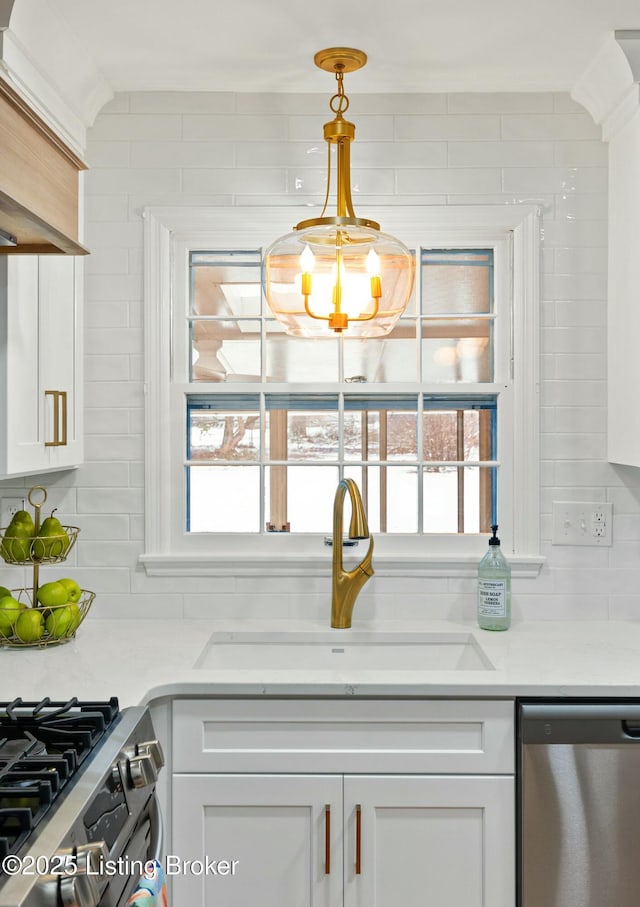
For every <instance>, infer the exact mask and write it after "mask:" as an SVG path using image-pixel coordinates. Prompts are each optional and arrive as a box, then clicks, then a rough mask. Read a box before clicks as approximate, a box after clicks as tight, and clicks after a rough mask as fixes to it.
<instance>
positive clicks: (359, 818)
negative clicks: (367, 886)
mask: <svg viewBox="0 0 640 907" xmlns="http://www.w3.org/2000/svg"><path fill="white" fill-rule="evenodd" d="M361 849H362V810H361V808H360V804H359V803H358V805H357V806H356V875H357V876H359V875H360V874H361V873H362V859H361Z"/></svg>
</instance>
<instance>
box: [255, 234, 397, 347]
mask: <svg viewBox="0 0 640 907" xmlns="http://www.w3.org/2000/svg"><path fill="white" fill-rule="evenodd" d="M326 220H329V218H326ZM264 269H265V281H264V282H265V290H266V297H267V303H268V305H269V307H270V309H271V311H272V312H273V314H274V315H275V317H276V318H277V319H278V321H280V322H281V324H282V325H283V326H284V328H285V330H286V332H287V334H290V335H292V336H294V337H335V336H336V334H338V333H342V332H343V331H344V332H345V336H348V337H382V336H384V335H385V334H388V333H389V332H390V331H391V330H392V328H393V326H394V324H395V323H396V321H397V320H398V318H399V317H400V315H401V314H402V312H403V311H404V309H405V307H406V304H407V300H408V299H409V297H410V295H411V291H412V289H413V274H414V259H413V256H412V254H411V253H410V252H409V250H408V249H407V248H406V247H405V246H404V245H403V244H402V243H401V242H400V241H399V240H397V239H395V238H394V237H393V236H388V235H387V234H385V233H380V232H379V231H378V230H375V229H373V228H371V227H365V226H359V225H355V226H350V225H346V224H344V225H334V224H325V225H318V226H311V227H307V228H305V229H298V230H295V231H293V232H292V233H288V234H287V235H286V236H282V237H281V238H280V239H277V240H276V241H275V242H274V243H273V244H272V245H271V246H270V247H269V248H268V249H267V251H266V252H265V255H264Z"/></svg>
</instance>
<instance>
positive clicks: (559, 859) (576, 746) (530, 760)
mask: <svg viewBox="0 0 640 907" xmlns="http://www.w3.org/2000/svg"><path fill="white" fill-rule="evenodd" d="M518 772H519V775H518V777H519V782H518V812H519V816H518V831H519V841H518V864H519V866H518V883H519V884H518V889H519V890H518V897H519V900H518V903H519V907H637V905H638V904H639V903H640V891H639V888H638V871H639V868H640V700H619V699H617V700H611V701H604V700H575V701H574V700H566V699H564V700H555V701H544V702H543V701H541V700H536V701H525V700H521V701H520V703H519V707H518Z"/></svg>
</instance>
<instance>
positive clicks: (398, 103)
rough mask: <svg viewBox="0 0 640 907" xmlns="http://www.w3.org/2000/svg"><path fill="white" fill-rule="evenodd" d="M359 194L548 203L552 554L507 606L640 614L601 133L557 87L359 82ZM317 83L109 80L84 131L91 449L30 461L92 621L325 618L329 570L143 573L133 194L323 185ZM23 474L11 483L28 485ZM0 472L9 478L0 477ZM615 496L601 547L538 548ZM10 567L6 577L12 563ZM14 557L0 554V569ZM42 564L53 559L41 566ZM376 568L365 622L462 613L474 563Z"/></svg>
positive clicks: (181, 198)
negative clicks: (615, 392) (168, 87)
mask: <svg viewBox="0 0 640 907" xmlns="http://www.w3.org/2000/svg"><path fill="white" fill-rule="evenodd" d="M350 116H351V118H352V119H353V121H354V122H355V123H356V127H357V130H356V141H355V144H354V146H353V152H352V155H353V183H354V204H355V208H356V213H357V210H358V205H359V204H364V203H367V204H375V203H376V202H377V203H379V204H390V203H393V202H397V203H399V204H411V203H416V204H429V203H437V204H443V203H448V204H473V203H478V204H485V203H503V204H518V203H522V202H537V203H539V204H540V205H541V206H542V207H543V210H544V241H543V246H544V262H543V267H544V280H543V302H542V313H541V323H542V342H541V350H542V363H541V366H542V368H541V371H542V376H543V386H542V395H541V397H542V413H541V416H542V444H541V446H542V470H541V476H542V478H541V489H540V495H541V511H542V519H541V537H542V550H543V553H544V554H545V555H546V556H547V559H548V560H547V564H546V566H545V567H544V569H543V571H542V573H541V575H540V577H539V578H538V579H535V580H516V581H514V585H513V606H514V615H515V617H516V618H527V619H567V618H568V619H574V618H575V619H606V618H608V617H609V618H636V617H638V618H640V470H635V469H632V468H623V467H616V466H612V465H609V464H608V463H607V462H606V461H605V459H604V458H605V455H606V454H605V441H606V437H605V432H606V356H605V350H606V241H607V240H606V237H607V222H606V216H607V200H606V185H607V168H606V159H607V158H606V146H605V145H604V144H602V143H601V141H600V135H599V129H598V128H597V127H596V126H595V125H594V124H593V122H592V120H591V118H590V117H589V116H588V114H586V113H585V112H584V111H583V110H582V108H580V107H578V106H577V105H576V104H575V103H574V102H572V101H571V100H570V98H569V97H568V96H566V95H558V94H519V95H516V94H491V95H483V94H477V95H476V94H453V95H433V94H431V95H419V94H416V95H406V96H398V95H388V96H381V95H375V96H372V95H364V96H354V97H353V98H352V102H351V108H350ZM329 118H330V116H329V114H328V109H327V97H326V96H325V95H255V94H240V95H233V94H215V93H211V94H209V93H193V94H182V93H132V94H122V95H118V96H117V97H116V98H115V100H114V101H112V102H111V103H110V104H109V106H108V107H107V108H105V109H104V110H103V111H102V113H101V114H100V116H99V117H98V119H97V120H96V123H95V126H94V127H93V129H92V130H90V133H89V150H88V157H89V164H90V166H91V170H90V171H89V174H88V179H87V194H88V210H87V223H88V235H87V243H88V245H89V247H90V248H91V249H92V255H91V257H90V258H89V259H88V261H87V263H86V271H87V281H86V316H85V322H86V368H85V375H86V388H85V401H86V456H87V463H86V465H85V466H83V467H82V468H81V469H79V470H78V471H77V472H75V473H64V474H60V475H54V476H49V477H43V478H42V481H43V482H44V484H46V485H47V486H48V487H49V490H50V497H51V499H52V500H53V503H54V504H59V506H60V508H61V511H62V514H63V516H64V517H65V519H66V520H67V521H69V522H75V521H77V525H79V526H80V527H81V529H82V532H81V535H80V540H79V543H78V545H77V548H76V551H75V553H74V563H73V564H69V565H66V566H65V567H64V568H56V569H55V570H51V571H50V575H51V576H53V575H54V574H55V575H58V576H60V575H61V571H65V572H66V574H68V575H72V576H75V577H77V578H78V579H79V580H80V581H81V583H82V584H83V585H84V586H85V587H86V588H91V589H94V590H95V591H96V592H97V593H98V597H97V599H96V602H95V604H94V606H93V609H94V610H93V614H94V616H95V617H105V618H106V617H141V616H149V617H153V616H154V615H174V614H182V613H184V614H185V615H186V616H189V617H200V616H207V617H209V616H219V617H233V616H239V617H241V616H244V615H251V616H257V617H264V618H284V617H288V616H296V617H301V618H303V617H307V616H309V617H318V616H319V617H322V618H324V617H325V616H327V615H328V597H329V580H321V579H315V580H313V581H312V582H309V581H308V580H307V581H302V580H291V581H290V582H288V583H284V582H283V581H282V580H275V579H273V580H271V579H270V580H268V581H267V582H265V581H263V580H256V579H249V578H243V577H241V576H238V577H237V578H223V579H216V580H210V579H208V580H207V579H204V580H202V579H187V580H185V579H180V578H175V579H170V578H169V579H161V578H147V577H146V575H145V574H144V572H143V571H142V570H141V569H140V568H138V567H137V565H136V560H137V555H138V554H139V552H140V551H141V550H142V533H143V518H142V511H143V434H142V432H143V421H144V420H143V386H142V377H143V376H142V348H143V332H142V289H143V288H142V222H141V215H140V212H141V209H142V207H143V206H144V205H160V204H162V205H166V204H175V205H182V204H187V205H256V204H259V205H268V204H300V203H305V202H307V201H312V202H314V203H317V202H318V201H321V193H322V188H323V187H322V183H323V178H324V168H325V150H324V148H325V146H324V142H323V141H322V123H323V122H325V120H327V119H329ZM31 484H34V481H33V479H25V480H24V482H23V483H21V486H22V487H27V488H28V487H30V485H31ZM15 487H16V483H12V484H11V485H10V486H9V485H8V484H7V483H4V485H3V484H2V483H0V491H1V492H2V493H3V494H4V493H5V491H7V490H9V488H15ZM567 499H576V500H586V501H588V500H609V501H612V502H613V506H614V545H613V547H612V548H610V549H594V548H573V549H572V548H565V547H552V546H551V503H552V501H553V500H567ZM16 572H17V573H16ZM20 572H21V571H20V570H19V569H18V568H12V570H11V571H9V569H8V568H0V583H4V584H11V585H20V582H21V581H19V582H16V575H17V574H20ZM43 573H44V576H45V578H48V574H47V573H46V572H45V571H43ZM397 587H398V583H397V581H396V580H391V579H385V578H384V577H374V579H373V580H372V581H371V582H370V583H369V584H368V585H367V587H366V588H365V590H364V592H363V593H362V594H361V597H360V601H359V603H358V606H357V616H358V617H360V618H363V617H371V616H376V617H380V618H389V619H392V618H394V617H404V616H406V617H409V616H411V617H419V616H422V615H425V616H429V617H451V618H458V617H469V618H472V617H473V615H474V608H475V595H474V593H475V583H474V581H473V579H471V578H469V579H455V580H453V579H452V580H447V579H437V578H434V579H430V580H418V579H410V580H407V582H406V583H405V584H404V585H403V588H402V589H398V588H397Z"/></svg>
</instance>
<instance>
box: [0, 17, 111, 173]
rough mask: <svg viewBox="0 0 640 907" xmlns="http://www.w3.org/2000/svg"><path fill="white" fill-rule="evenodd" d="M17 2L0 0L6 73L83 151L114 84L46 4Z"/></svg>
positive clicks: (0, 55)
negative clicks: (83, 52)
mask: <svg viewBox="0 0 640 907" xmlns="http://www.w3.org/2000/svg"><path fill="white" fill-rule="evenodd" d="M12 6H13V2H11V0H0V78H2V79H4V80H5V81H6V82H8V83H9V84H10V86H11V87H12V88H13V89H14V90H15V91H16V92H17V93H18V94H19V95H20V96H21V97H22V98H23V99H24V100H25V101H26V102H27V103H28V104H29V105H30V106H31V107H32V108H33V110H35V112H36V113H37V114H38V115H39V116H40V117H41V118H42V119H43V120H44V121H45V122H46V123H47V125H49V126H50V127H51V128H52V129H53V130H54V131H55V132H56V133H57V134H58V135H59V136H60V137H61V138H62V139H63V141H65V142H66V144H68V145H69V147H70V148H72V149H73V150H74V151H75V152H76V153H77V154H78V155H79V156H81V157H82V156H83V154H84V151H85V148H86V132H87V128H88V127H89V126H91V125H92V124H93V121H94V120H95V118H96V116H97V114H98V112H99V111H100V109H101V108H102V107H103V106H104V105H105V104H106V103H107V101H109V100H111V98H112V97H113V95H114V92H113V88H112V87H111V85H110V83H109V82H108V81H107V80H106V79H105V77H104V76H103V75H102V73H101V72H100V71H99V70H98V69H96V68H95V66H94V64H93V62H92V61H91V60H89V59H88V58H87V57H85V56H83V55H81V54H79V53H78V48H77V46H75V44H74V41H73V36H72V35H70V34H69V33H68V32H67V31H66V30H65V29H64V28H63V27H62V24H61V23H60V22H59V21H58V20H57V19H55V17H54V16H53V14H52V13H51V12H50V11H49V10H48V9H47V5H46V4H38V13H37V15H33V14H32V15H27V13H26V12H23V9H25V8H20V7H19V6H17V7H16V8H15V9H13V13H12ZM27 9H30V8H27ZM65 51H66V52H65ZM61 61H63V62H61Z"/></svg>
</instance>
